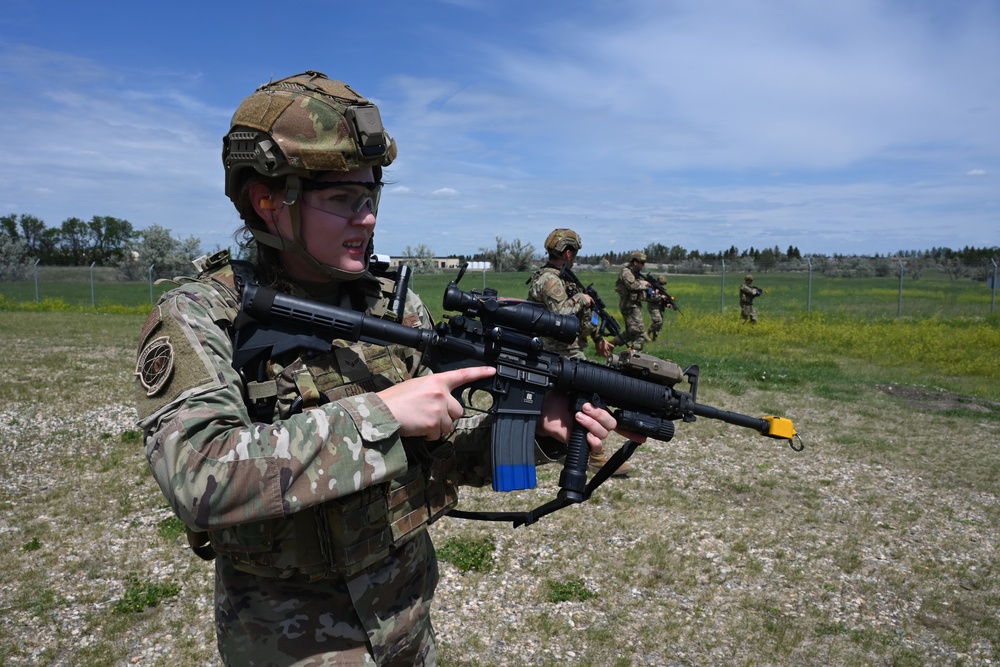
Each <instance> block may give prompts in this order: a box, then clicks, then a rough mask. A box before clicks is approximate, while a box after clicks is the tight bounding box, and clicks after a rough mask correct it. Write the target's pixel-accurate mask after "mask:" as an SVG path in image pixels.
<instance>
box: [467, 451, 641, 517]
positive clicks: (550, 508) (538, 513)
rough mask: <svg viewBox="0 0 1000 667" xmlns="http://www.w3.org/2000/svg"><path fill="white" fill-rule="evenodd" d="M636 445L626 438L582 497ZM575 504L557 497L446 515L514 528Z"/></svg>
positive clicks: (591, 479)
mask: <svg viewBox="0 0 1000 667" xmlns="http://www.w3.org/2000/svg"><path fill="white" fill-rule="evenodd" d="M638 446H639V443H638V442H635V441H634V440H626V441H625V443H624V444H623V445H622V446H621V447H620V448H619V449H618V451H616V452H615V453H614V454H613V455H612V456H611V458H609V459H608V462H607V463H605V464H604V465H603V466H601V469H600V470H598V471H597V472H596V473H595V474H594V476H593V477H591V478H590V481H589V482H587V486H586V487H585V489H584V492H583V499H584V500H588V499H590V496H591V494H592V493H593V492H594V491H595V490H596V489H597V487H599V486H600V485H601V484H603V483H604V481H605V480H606V479H607V478H608V477H611V476H612V475H613V474H615V471H617V470H618V468H619V467H621V464H623V463H625V462H626V461H628V460H629V458H630V457H631V456H632V454H633V453H634V452H635V450H636V448H637V447H638ZM575 504H576V503H572V502H570V501H568V500H566V499H564V498H561V497H557V498H554V499H552V500H550V501H549V502H547V503H545V504H544V505H539V506H538V507H536V508H535V509H533V510H530V511H527V512H466V511H465V510H458V509H454V510H451V511H450V512H448V516H453V517H455V518H457V519H471V520H474V521H510V522H511V524H512V525H513V527H514V528H518V527H519V526H530V525H531V524H533V523H535V522H536V521H538V520H539V519H541V518H542V517H543V516H545V515H547V514H552V513H553V512H555V511H557V510H561V509H562V508H564V507H567V506H569V505H575Z"/></svg>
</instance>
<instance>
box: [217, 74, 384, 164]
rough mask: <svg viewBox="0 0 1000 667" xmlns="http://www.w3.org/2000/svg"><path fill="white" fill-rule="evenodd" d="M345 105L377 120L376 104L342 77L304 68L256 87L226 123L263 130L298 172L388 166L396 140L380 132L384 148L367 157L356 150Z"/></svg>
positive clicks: (378, 120) (355, 141) (354, 138)
mask: <svg viewBox="0 0 1000 667" xmlns="http://www.w3.org/2000/svg"><path fill="white" fill-rule="evenodd" d="M348 107H353V108H354V109H355V110H357V111H358V112H359V113H364V114H371V115H373V116H374V117H376V118H377V125H378V127H381V125H382V121H381V117H380V115H379V111H378V108H376V107H375V106H374V105H372V104H371V103H370V102H369V101H368V99H366V98H365V97H363V96H361V95H359V94H358V93H357V92H355V91H354V90H353V89H352V88H351V87H350V86H348V85H347V84H346V83H344V82H342V81H333V80H331V79H328V78H326V76H325V75H323V74H321V73H318V72H306V73H303V74H298V75H295V76H291V77H288V78H286V79H282V80H281V81H275V82H273V83H270V84H267V85H264V86H261V88H260V89H258V90H257V91H256V92H254V94H253V95H250V96H249V97H247V98H246V99H244V100H243V102H242V103H241V104H240V106H239V108H237V109H236V112H235V113H234V114H233V117H232V120H231V121H230V127H234V128H236V127H240V128H252V129H255V130H260V131H262V132H268V133H269V134H270V135H271V136H272V137H274V139H275V141H276V142H277V143H278V146H279V147H280V148H281V152H282V154H283V155H284V157H285V158H286V159H287V160H288V167H289V168H291V169H293V170H298V171H352V170H354V169H359V168H361V167H373V166H388V165H389V164H390V163H391V162H392V161H393V160H394V159H395V157H396V144H395V142H394V141H393V140H392V139H391V138H390V137H389V135H388V134H384V131H383V135H384V136H383V137H381V138H380V140H381V141H382V142H383V143H384V144H386V146H387V148H386V152H385V153H384V154H383V153H378V154H377V155H374V156H371V157H366V156H365V155H362V154H361V152H360V151H359V148H358V137H356V136H355V134H354V131H353V129H352V127H351V123H350V122H349V121H348V120H347V119H346V118H345V113H346V111H347V108H348Z"/></svg>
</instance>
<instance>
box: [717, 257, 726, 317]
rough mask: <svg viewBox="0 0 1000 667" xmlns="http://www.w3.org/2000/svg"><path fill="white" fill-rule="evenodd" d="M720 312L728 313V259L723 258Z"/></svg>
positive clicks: (722, 313) (721, 313)
mask: <svg viewBox="0 0 1000 667" xmlns="http://www.w3.org/2000/svg"><path fill="white" fill-rule="evenodd" d="M720 297H721V298H720V300H719V301H720V303H719V314H720V315H725V314H726V260H722V294H721V295H720Z"/></svg>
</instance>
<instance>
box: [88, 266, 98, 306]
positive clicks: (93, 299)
mask: <svg viewBox="0 0 1000 667" xmlns="http://www.w3.org/2000/svg"><path fill="white" fill-rule="evenodd" d="M94 264H97V262H91V263H90V305H91V306H92V307H93V308H97V296H96V295H95V294H94Z"/></svg>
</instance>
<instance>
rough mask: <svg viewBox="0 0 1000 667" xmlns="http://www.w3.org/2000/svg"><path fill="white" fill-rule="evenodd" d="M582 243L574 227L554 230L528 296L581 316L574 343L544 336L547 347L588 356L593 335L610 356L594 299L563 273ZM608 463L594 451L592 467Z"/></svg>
mask: <svg viewBox="0 0 1000 667" xmlns="http://www.w3.org/2000/svg"><path fill="white" fill-rule="evenodd" d="M582 247H583V241H582V240H581V239H580V235H579V234H577V233H576V232H575V231H573V230H572V229H566V228H560V229H554V230H552V233H550V234H549V236H548V238H546V239H545V250H546V252H548V259H547V261H546V262H545V264H544V265H543V266H542V267H541V268H540V269H538V270H537V271H535V273H534V274H533V275H532V276H531V277H530V278H529V279H528V283H527V284H528V300H529V301H535V302H537V303H540V304H542V305H544V306H545V308H546V309H548V310H550V311H552V312H553V313H557V314H559V315H570V314H573V315H576V316H577V318H578V319H579V320H580V336H579V338H578V339H577V340H575V341H573V342H572V343H563V342H561V341H557V340H555V339H552V338H544V339H543V341H544V343H545V349H546V350H550V351H552V352H555V353H557V354H561V355H563V356H566V357H572V358H576V359H586V358H587V357H586V355H585V354H584V353H583V347H582V346H585V345H586V344H587V339H588V338H593V340H594V347H595V348H596V349H597V354H599V355H600V356H602V357H607V356H609V355H610V354H611V352H612V351H613V349H614V345H613V343H612V342H610V341H608V340H606V339H604V338H603V337H602V336H600V334H599V333H598V326H597V321H596V317H595V316H594V313H593V311H592V310H591V306H592V305H593V303H594V302H593V299H591V298H590V296H588V295H587V294H584V293H583V292H582V291H580V288H579V287H577V285H576V284H574V283H573V282H571V281H569V280H565V279H564V278H563V277H562V269H563V267H565V268H567V269H572V268H573V263H574V262H575V261H576V256H577V254H578V253H579V252H580V248H582ZM605 463H607V455H606V454H594V453H591V455H590V462H589V466H590V469H591V471H596V470H600V468H601V466H603V465H604V464H605ZM631 469H632V465H631V464H630V463H628V461H626V462H624V463H623V464H622V465H621V466H620V467H619V468H618V470H617V471H615V473H614V474H615V476H623V475H627V474H628V472H629V471H630V470H631Z"/></svg>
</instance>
